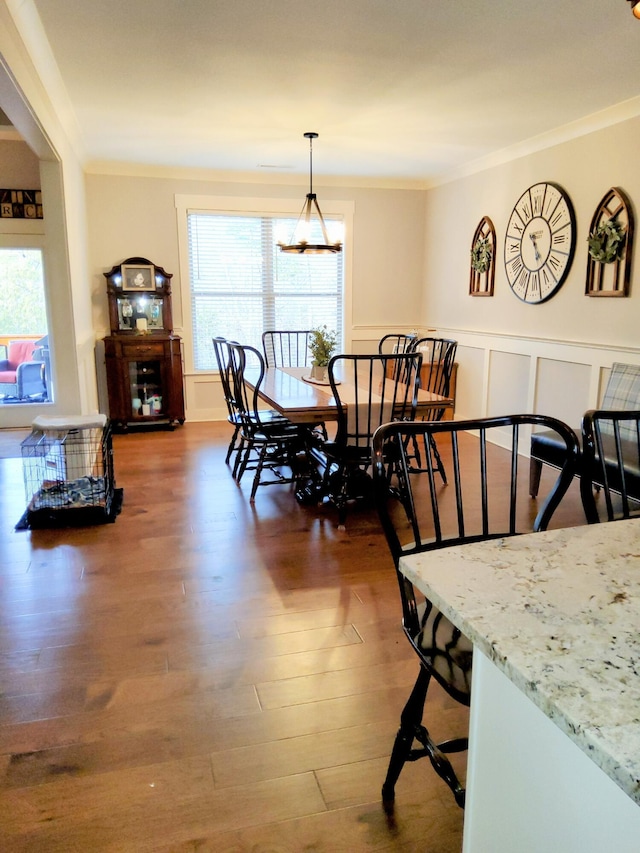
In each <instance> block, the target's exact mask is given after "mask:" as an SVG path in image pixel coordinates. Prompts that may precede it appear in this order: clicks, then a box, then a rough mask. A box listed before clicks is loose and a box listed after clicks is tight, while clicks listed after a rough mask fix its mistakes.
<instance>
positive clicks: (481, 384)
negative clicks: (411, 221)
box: [422, 118, 640, 426]
mask: <svg viewBox="0 0 640 853" xmlns="http://www.w3.org/2000/svg"><path fill="white" fill-rule="evenodd" d="M639 135H640V119H638V118H634V119H630V120H628V121H624V122H621V123H618V124H616V125H613V126H611V127H609V128H607V129H605V130H599V131H597V132H594V133H591V134H589V135H587V136H583V137H580V138H578V139H575V140H572V141H570V142H565V143H563V144H561V145H557V146H555V147H552V148H548V149H546V150H545V151H541V152H538V153H534V154H531V155H529V156H528V157H526V158H521V159H518V160H514V161H512V162H510V163H506V164H504V165H500V166H497V167H495V168H492V169H489V170H486V171H484V172H481V173H479V174H476V175H473V176H471V177H467V178H464V179H460V180H457V181H455V182H452V183H448V184H444V185H442V186H439V187H435V188H433V189H430V190H429V191H428V192H427V218H426V228H425V245H426V252H425V275H424V283H423V309H422V324H423V325H426V324H429V325H432V326H435V327H436V328H437V329H438V330H439V332H440V333H442V334H445V335H447V336H449V337H455V338H456V339H457V340H458V341H459V342H460V347H459V357H458V362H459V363H460V370H459V374H458V377H459V379H458V406H457V416H458V417H465V416H468V417H478V416H482V415H485V414H504V413H505V412H507V411H515V410H516V409H522V408H527V409H528V410H530V411H538V412H541V413H544V414H554V415H556V416H558V417H563V418H564V419H566V420H569V421H570V422H571V423H572V425H576V426H577V425H578V424H579V420H580V416H581V414H582V412H584V411H585V410H586V409H587V408H589V407H591V406H594V405H596V404H597V402H598V395H599V391H600V389H601V387H602V385H603V384H604V381H606V375H607V371H608V367H609V366H610V365H611V363H612V362H613V361H625V362H630V363H639V362H640V334H639V329H640V281H638V270H639V269H640V265H639V264H638V262H637V260H636V262H635V263H634V264H633V268H632V279H631V292H630V296H629V297H628V298H614V297H604V298H594V297H588V296H585V292H584V291H585V281H586V269H587V237H588V230H589V225H590V222H591V218H592V216H593V214H594V212H595V210H596V208H597V206H598V205H599V203H600V201H601V199H602V197H603V196H604V195H605V193H606V192H607V191H608V190H609V189H610V188H611V187H613V186H618V187H621V188H622V189H623V190H625V191H626V193H627V194H628V195H629V196H630V198H631V200H632V203H635V205H637V204H638V202H639V201H640V163H639V162H638V157H637V150H638V138H639ZM539 181H553V182H556V183H559V184H560V185H561V186H563V187H564V189H565V190H566V192H567V193H568V194H569V196H570V198H571V200H572V202H573V205H574V208H575V214H576V221H577V248H576V253H575V257H574V261H573V266H572V268H571V272H570V273H569V276H568V278H567V280H566V281H565V283H564V284H563V286H562V288H561V289H560V291H559V292H558V293H557V294H556V295H555V296H554V297H552V298H551V299H550V300H549V301H547V302H545V303H542V304H540V305H529V304H525V303H523V302H521V301H520V300H519V299H518V298H516V297H515V296H514V295H513V293H512V292H511V290H510V288H509V286H508V283H507V279H506V276H505V272H504V263H503V248H504V234H505V229H506V225H507V222H508V219H509V216H510V214H511V211H512V209H513V206H514V204H515V203H516V201H517V200H518V198H519V197H520V195H521V194H522V192H524V190H525V189H527V187H529V186H530V185H532V184H534V183H537V182H539ZM635 205H634V206H635ZM485 215H486V216H489V217H490V218H491V219H492V220H493V223H494V225H495V228H496V235H497V250H498V251H497V258H496V260H497V265H496V277H495V295H494V296H493V297H491V298H485V297H483V298H477V297H472V296H469V295H468V290H469V251H470V248H471V240H472V238H473V234H474V231H475V228H476V226H477V224H478V222H479V221H480V219H481V218H482V217H483V216H485ZM636 215H637V214H636ZM637 224H638V223H636V231H637ZM638 251H640V246H639V245H638V234H637V233H636V248H635V255H636V258H637V253H638Z"/></svg>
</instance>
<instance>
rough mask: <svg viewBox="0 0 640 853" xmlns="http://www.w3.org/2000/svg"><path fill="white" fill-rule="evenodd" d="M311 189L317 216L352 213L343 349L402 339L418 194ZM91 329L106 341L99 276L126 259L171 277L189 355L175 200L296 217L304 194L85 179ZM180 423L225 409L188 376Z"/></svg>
mask: <svg viewBox="0 0 640 853" xmlns="http://www.w3.org/2000/svg"><path fill="white" fill-rule="evenodd" d="M314 184H315V187H314V188H315V189H316V191H317V193H318V200H319V202H320V206H321V207H322V208H323V209H325V210H326V209H327V206H328V205H329V204H330V203H331V200H338V201H346V202H351V203H352V204H353V205H354V217H353V239H352V244H351V245H350V246H347V248H346V251H347V252H349V251H350V252H351V259H352V301H351V306H350V308H351V310H350V312H349V311H347V312H346V313H347V316H348V315H349V314H350V315H351V326H350V328H347V329H345V339H346V341H347V342H348V344H349V346H352V345H354V346H357V343H356V342H357V341H358V339H359V338H369V337H372V336H373V337H374V338H375V339H376V340H377V338H378V337H380V335H381V334H382V333H383V331H386V329H387V328H388V327H390V326H398V327H399V328H401V329H407V330H408V329H410V328H412V327H413V326H415V325H416V324H417V322H418V317H419V314H420V302H421V298H422V296H421V290H422V274H423V253H422V252H423V234H424V227H425V222H424V191H422V190H414V189H367V188H362V187H351V186H349V184H348V182H345V186H341V187H335V186H332V187H323V185H322V180H321V179H319V178H316V180H315V181H314ZM86 188H87V211H88V223H89V252H90V263H91V273H92V274H91V279H90V281H91V294H92V302H93V312H94V327H95V329H96V335H97V336H98V337H100V336H103V335H105V334H108V332H109V329H108V315H107V300H106V287H105V279H104V275H103V273H104V272H106V271H108V270H109V269H110V268H111V267H112V266H113V265H114V264H117V263H121V262H122V261H123V260H124V259H125V258H127V257H132V256H142V257H145V258H148V259H149V260H151V261H152V262H153V263H156V264H158V265H159V266H162V267H164V268H165V270H167V272H171V273H173V279H172V291H173V294H174V295H173V307H174V326H175V332H176V333H177V334H180V335H181V336H182V337H183V340H184V345H185V347H189V346H190V335H189V330H188V329H187V328H184V327H183V325H182V311H181V306H182V304H183V301H184V300H185V299H186V298H187V294H188V282H182V281H181V279H180V257H179V252H178V229H177V222H176V209H175V197H176V195H178V196H179V195H197V196H203V195H204V196H206V195H209V196H233V197H247V198H260V197H264V198H282V199H286V198H291V199H292V210H293V211H294V213H295V214H297V212H298V211H299V209H300V208H301V207H302V202H303V200H304V196H305V194H306V192H307V188H306V187H305V186H303V185H302V184H300V185H295V186H291V185H290V184H288V185H284V184H266V183H247V182H237V183H232V182H222V181H219V180H217V181H214V180H211V181H207V180H189V179H188V178H184V177H163V176H158V177H135V176H128V175H104V174H102V175H100V174H89V175H87V177H86ZM185 384H186V406H187V419H188V420H206V419H210V418H222V417H224V416H225V409H224V404H223V401H222V398H221V397H220V394H219V385H218V382H217V377H216V376H204V377H203V376H202V375H201V374H200V375H199V376H198V377H196V376H193V375H189V374H188V375H187V376H186V383H185Z"/></svg>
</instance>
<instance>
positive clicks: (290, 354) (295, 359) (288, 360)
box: [262, 329, 311, 367]
mask: <svg viewBox="0 0 640 853" xmlns="http://www.w3.org/2000/svg"><path fill="white" fill-rule="evenodd" d="M310 334H311V331H310V330H308V329H304V330H300V329H292V330H284V331H281V330H277V329H270V330H268V331H266V332H263V333H262V349H263V351H264V358H265V362H266V365H267V367H308V366H309V335H310Z"/></svg>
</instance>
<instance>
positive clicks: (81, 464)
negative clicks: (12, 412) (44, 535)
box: [16, 415, 122, 529]
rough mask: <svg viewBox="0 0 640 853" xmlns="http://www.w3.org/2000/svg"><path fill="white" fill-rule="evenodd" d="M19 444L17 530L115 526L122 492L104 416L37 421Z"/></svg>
mask: <svg viewBox="0 0 640 853" xmlns="http://www.w3.org/2000/svg"><path fill="white" fill-rule="evenodd" d="M32 427H33V428H32V431H31V434H30V435H28V436H27V438H25V439H24V441H23V442H22V444H21V449H22V464H23V470H24V483H25V490H26V496H27V502H28V505H27V509H26V511H25V513H24V515H23V516H22V518H21V519H20V521H19V522H18V524H17V525H16V528H17V529H35V528H44V527H76V526H84V525H90V524H104V523H106V522H113V521H115V519H116V516H117V514H118V513H119V511H120V508H121V506H122V489H116V487H115V478H114V473H113V439H112V430H111V424H110V422H109V421H108V420H107V418H106V416H105V415H93V416H89V417H80V416H78V417H60V418H36V419H35V420H34V421H33V424H32Z"/></svg>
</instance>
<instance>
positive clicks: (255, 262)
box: [185, 199, 344, 371]
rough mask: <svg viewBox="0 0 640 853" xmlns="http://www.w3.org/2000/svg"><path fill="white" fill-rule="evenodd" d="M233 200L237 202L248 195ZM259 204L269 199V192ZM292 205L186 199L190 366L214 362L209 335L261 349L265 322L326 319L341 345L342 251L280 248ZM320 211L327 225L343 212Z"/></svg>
mask: <svg viewBox="0 0 640 853" xmlns="http://www.w3.org/2000/svg"><path fill="white" fill-rule="evenodd" d="M234 201H235V203H236V205H237V207H241V206H242V202H243V201H244V202H245V204H246V203H247V202H249V201H250V200H241V199H236V200H234ZM272 201H273V200H272ZM262 204H266V205H267V207H269V201H268V200H265V201H264V202H263V203H262ZM334 204H335V203H334ZM343 204H344V203H343ZM294 205H297V202H295V201H288V202H286V206H287V208H288V210H287V211H286V213H283V212H279V211H278V212H270V211H267V212H259V213H258V212H255V213H254V212H253V211H251V210H250V211H249V212H245V211H243V210H237V209H236V210H233V209H232V210H228V209H227V210H219V209H218V210H212V209H210V210H207V209H204V210H203V209H202V208H199V209H197V210H194V209H189V208H188V207H185V213H186V250H187V256H188V280H189V296H188V299H189V309H190V313H191V331H192V334H193V368H194V369H195V370H196V371H199V370H216V369H217V365H216V362H215V358H214V353H213V347H212V344H211V339H212V338H213V337H214V336H216V335H223V336H225V337H228V338H231V339H234V340H239V341H241V342H242V343H246V344H251V345H252V346H254V347H256V348H257V349H259V350H261V349H262V332H263V331H264V330H266V329H310V328H313V327H314V326H318V325H325V324H326V325H327V326H328V327H329V328H330V329H334V330H335V331H336V332H337V334H338V338H339V344H340V347H342V342H343V324H344V317H343V304H344V283H343V282H344V256H343V253H338V254H336V255H309V256H307V255H289V254H284V253H282V252H281V251H280V249H279V248H278V241H279V240H282V239H288V237H289V236H290V234H291V232H292V231H293V228H294V227H295V224H296V221H297V214H295V215H291V214H290V213H289V211H290V209H291V208H292V207H293V206H294ZM278 206H283V203H282V202H280V203H279V205H278ZM247 207H248V208H249V209H250V208H251V207H252V205H251V204H248V205H247ZM324 215H325V220H326V222H327V226H328V227H330V226H331V223H333V224H335V223H336V222H338V223H340V224H341V222H342V219H343V217H342V216H341V215H340V214H338V215H335V214H333V215H332V214H331V213H329V214H327V213H325V214H324ZM314 239H315V238H314ZM185 297H186V290H185ZM185 325H186V323H185Z"/></svg>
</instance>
